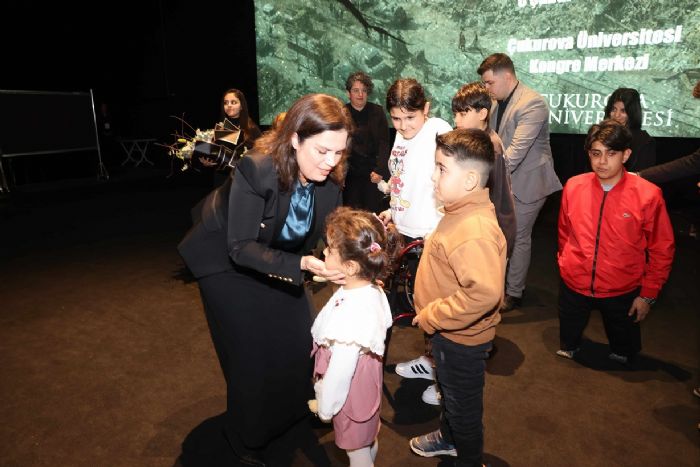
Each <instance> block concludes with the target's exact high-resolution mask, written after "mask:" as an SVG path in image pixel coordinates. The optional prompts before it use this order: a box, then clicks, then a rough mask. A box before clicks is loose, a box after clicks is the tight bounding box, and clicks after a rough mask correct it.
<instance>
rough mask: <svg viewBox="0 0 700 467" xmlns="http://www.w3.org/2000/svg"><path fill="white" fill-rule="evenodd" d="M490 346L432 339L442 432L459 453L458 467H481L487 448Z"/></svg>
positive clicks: (439, 338) (488, 344) (489, 344)
mask: <svg viewBox="0 0 700 467" xmlns="http://www.w3.org/2000/svg"><path fill="white" fill-rule="evenodd" d="M490 350H491V342H487V343H485V344H480V345H474V346H470V345H462V344H458V343H456V342H453V341H451V340H449V339H447V338H446V337H443V336H442V334H439V333H438V334H435V336H433V358H435V370H436V374H437V381H438V384H439V386H440V394H441V395H442V398H441V402H440V405H441V408H442V414H441V415H440V432H441V433H442V437H443V439H444V440H445V441H447V442H448V443H450V444H452V445H454V446H455V448H456V449H457V461H456V465H458V466H465V467H466V466H468V467H481V457H482V454H483V448H484V428H483V424H482V416H483V413H484V400H483V399H484V371H485V370H486V359H487V358H488V354H489V351H490Z"/></svg>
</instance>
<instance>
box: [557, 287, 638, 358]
mask: <svg viewBox="0 0 700 467" xmlns="http://www.w3.org/2000/svg"><path fill="white" fill-rule="evenodd" d="M638 296H639V289H637V290H633V291H632V292H629V293H626V294H624V295H618V296H615V297H607V298H596V297H589V296H587V295H581V294H579V293H577V292H574V291H573V290H571V289H570V288H568V287H567V286H566V284H564V282H563V281H562V282H561V284H560V286H559V341H560V345H561V348H562V349H563V350H575V349H577V348H579V346H580V345H581V337H582V336H583V331H584V329H586V326H587V325H588V319H589V317H590V316H591V311H592V310H599V311H600V314H601V316H602V318H603V326H604V327H605V335H606V336H607V337H608V342H609V344H610V351H611V352H614V353H616V354H618V355H624V356H626V357H634V356H635V355H636V354H638V353H639V351H640V350H642V335H641V331H640V328H639V323H635V322H634V318H635V317H634V316H628V315H627V313H628V312H629V310H630V307H631V306H632V302H633V301H634V299H635V298H636V297H638Z"/></svg>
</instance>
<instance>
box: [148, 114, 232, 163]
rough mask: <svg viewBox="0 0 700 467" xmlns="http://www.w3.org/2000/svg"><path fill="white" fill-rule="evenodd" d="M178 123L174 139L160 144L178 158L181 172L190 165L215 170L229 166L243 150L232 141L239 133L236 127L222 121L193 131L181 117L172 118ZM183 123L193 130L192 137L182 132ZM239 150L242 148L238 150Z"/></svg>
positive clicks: (192, 129)
mask: <svg viewBox="0 0 700 467" xmlns="http://www.w3.org/2000/svg"><path fill="white" fill-rule="evenodd" d="M173 118H177V119H178V120H180V122H181V123H182V129H181V131H180V133H175V134H174V135H173V136H174V137H175V142H174V143H172V144H161V146H164V147H165V148H167V150H168V155H170V156H172V157H176V158H178V159H180V160H182V161H183V162H184V163H183V165H182V168H181V169H180V170H181V171H185V170H187V169H189V168H190V167H193V168H195V170H197V169H198V168H201V167H209V168H212V167H215V168H216V169H218V170H221V169H223V168H224V167H227V166H228V167H233V166H234V165H235V162H236V161H237V160H238V159H239V158H240V157H241V156H242V155H243V153H245V146H243V144H236V142H237V140H238V136H239V134H240V128H239V127H237V126H235V125H233V124H231V122H230V121H228V120H224V121H223V122H221V123H217V124H216V125H215V127H214V128H213V129H208V130H204V131H202V130H200V129H199V128H197V129H196V130H195V129H194V128H192V126H190V125H189V124H188V123H187V122H186V121H185V120H184V119H183V118H180V117H175V116H173ZM185 126H187V127H188V129H189V130H190V131H193V132H194V136H189V135H187V134H186V133H185ZM241 149H242V151H241Z"/></svg>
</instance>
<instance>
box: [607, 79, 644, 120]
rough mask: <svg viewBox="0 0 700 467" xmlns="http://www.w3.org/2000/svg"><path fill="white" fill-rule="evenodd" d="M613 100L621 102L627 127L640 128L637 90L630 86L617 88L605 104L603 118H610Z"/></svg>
mask: <svg viewBox="0 0 700 467" xmlns="http://www.w3.org/2000/svg"><path fill="white" fill-rule="evenodd" d="M615 102H622V103H623V104H624V106H625V113H626V114H627V127H628V128H630V129H632V130H639V129H640V128H642V103H641V100H640V98H639V92H637V90H636V89H632V88H618V89H615V90H614V91H613V93H612V94H610V97H609V98H608V103H607V104H606V105H605V118H610V113H611V112H612V109H613V105H615Z"/></svg>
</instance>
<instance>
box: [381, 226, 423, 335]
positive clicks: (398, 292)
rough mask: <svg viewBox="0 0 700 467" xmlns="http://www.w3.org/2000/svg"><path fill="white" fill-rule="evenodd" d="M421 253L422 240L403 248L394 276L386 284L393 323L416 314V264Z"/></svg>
mask: <svg viewBox="0 0 700 467" xmlns="http://www.w3.org/2000/svg"><path fill="white" fill-rule="evenodd" d="M422 253H423V240H422V239H421V240H416V241H413V242H411V243H409V244H408V245H406V246H405V247H404V249H403V250H402V251H401V253H400V254H399V257H398V264H397V267H396V270H395V272H394V274H393V275H392V276H391V278H390V279H389V281H388V282H387V287H386V292H387V295H388V298H389V305H390V306H391V313H392V317H393V320H394V323H396V321H398V320H399V319H402V318H408V317H412V316H414V315H415V314H416V308H415V305H414V302H413V293H414V289H415V281H416V272H417V270H418V262H419V260H420V256H421V254H422Z"/></svg>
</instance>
